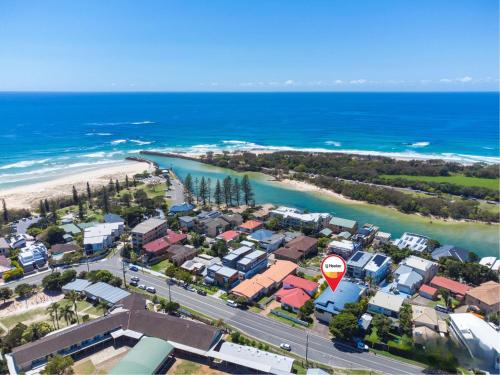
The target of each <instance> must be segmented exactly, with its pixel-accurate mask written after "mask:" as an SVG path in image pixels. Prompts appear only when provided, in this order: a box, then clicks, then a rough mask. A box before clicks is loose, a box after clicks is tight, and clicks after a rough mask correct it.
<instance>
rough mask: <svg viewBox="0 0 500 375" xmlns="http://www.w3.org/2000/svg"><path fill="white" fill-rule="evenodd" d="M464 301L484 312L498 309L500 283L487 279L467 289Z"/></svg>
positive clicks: (499, 304) (499, 307) (499, 309)
mask: <svg viewBox="0 0 500 375" xmlns="http://www.w3.org/2000/svg"><path fill="white" fill-rule="evenodd" d="M465 303H466V304H468V305H474V306H477V307H479V308H480V309H481V310H482V311H484V312H485V313H491V312H498V311H500V284H499V283H496V282H494V281H488V282H486V283H483V284H481V285H479V286H478V287H477V288H473V289H471V290H469V291H467V293H466V294H465Z"/></svg>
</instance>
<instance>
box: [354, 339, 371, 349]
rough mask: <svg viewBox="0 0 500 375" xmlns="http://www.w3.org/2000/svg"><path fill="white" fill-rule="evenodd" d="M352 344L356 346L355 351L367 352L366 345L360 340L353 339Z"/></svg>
mask: <svg viewBox="0 0 500 375" xmlns="http://www.w3.org/2000/svg"><path fill="white" fill-rule="evenodd" d="M354 344H355V345H356V349H359V350H363V351H367V350H368V345H366V344H365V343H364V342H363V340H361V339H360V338H358V337H355V338H354Z"/></svg>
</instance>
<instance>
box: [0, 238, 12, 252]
mask: <svg viewBox="0 0 500 375" xmlns="http://www.w3.org/2000/svg"><path fill="white" fill-rule="evenodd" d="M9 254H10V244H9V243H8V242H7V240H6V239H5V237H0V255H5V256H9Z"/></svg>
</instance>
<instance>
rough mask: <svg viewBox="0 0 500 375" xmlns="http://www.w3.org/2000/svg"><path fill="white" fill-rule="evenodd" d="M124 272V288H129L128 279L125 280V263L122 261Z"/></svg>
mask: <svg viewBox="0 0 500 375" xmlns="http://www.w3.org/2000/svg"><path fill="white" fill-rule="evenodd" d="M122 271H123V286H124V287H125V288H126V287H127V279H126V278H125V261H124V260H123V259H122Z"/></svg>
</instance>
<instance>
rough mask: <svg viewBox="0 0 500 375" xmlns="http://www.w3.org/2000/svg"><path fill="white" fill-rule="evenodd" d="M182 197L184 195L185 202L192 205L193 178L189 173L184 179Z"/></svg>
mask: <svg viewBox="0 0 500 375" xmlns="http://www.w3.org/2000/svg"><path fill="white" fill-rule="evenodd" d="M184 195H186V198H187V199H186V200H187V202H188V203H189V204H192V203H193V177H191V173H188V175H187V176H186V178H185V179H184Z"/></svg>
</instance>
